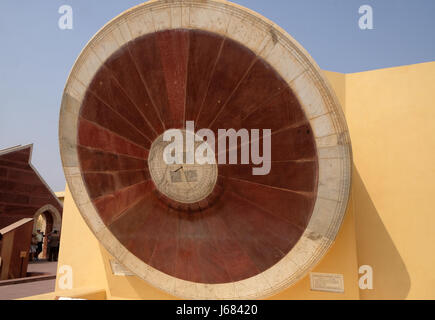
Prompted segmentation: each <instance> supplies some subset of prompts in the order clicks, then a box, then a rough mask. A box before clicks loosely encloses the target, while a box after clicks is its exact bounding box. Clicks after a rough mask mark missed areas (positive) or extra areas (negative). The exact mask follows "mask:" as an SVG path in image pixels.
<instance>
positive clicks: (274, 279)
mask: <svg viewBox="0 0 435 320" xmlns="http://www.w3.org/2000/svg"><path fill="white" fill-rule="evenodd" d="M298 269H299V268H298V266H297V265H296V264H295V263H294V262H293V261H292V260H291V256H289V254H287V255H286V256H285V257H284V258H282V259H281V260H280V261H279V262H277V263H276V264H275V265H274V266H273V268H269V269H267V270H266V271H264V272H263V277H264V279H265V280H266V281H267V282H268V283H269V285H270V286H275V285H276V284H282V283H284V282H286V281H287V279H288V277H289V275H291V274H294V273H295V272H297V271H298Z"/></svg>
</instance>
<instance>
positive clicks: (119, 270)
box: [110, 259, 134, 276]
mask: <svg viewBox="0 0 435 320" xmlns="http://www.w3.org/2000/svg"><path fill="white" fill-rule="evenodd" d="M110 267H111V268H112V273H113V274H114V275H115V276H134V274H133V273H132V272H131V271H129V270H127V269H126V268H125V267H124V266H123V265H122V264H120V263H119V262H118V261H116V260H113V259H112V260H110Z"/></svg>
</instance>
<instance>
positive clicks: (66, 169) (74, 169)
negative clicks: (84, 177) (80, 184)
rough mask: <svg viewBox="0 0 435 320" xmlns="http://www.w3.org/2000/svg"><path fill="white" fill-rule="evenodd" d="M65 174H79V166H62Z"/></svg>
mask: <svg viewBox="0 0 435 320" xmlns="http://www.w3.org/2000/svg"><path fill="white" fill-rule="evenodd" d="M63 171H64V173H65V176H67V177H69V176H76V175H79V174H80V168H78V167H63Z"/></svg>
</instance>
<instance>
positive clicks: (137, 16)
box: [127, 10, 155, 39]
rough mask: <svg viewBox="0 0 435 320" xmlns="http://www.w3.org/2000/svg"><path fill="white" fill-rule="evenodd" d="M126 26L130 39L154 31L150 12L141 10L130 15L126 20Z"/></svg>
mask: <svg viewBox="0 0 435 320" xmlns="http://www.w3.org/2000/svg"><path fill="white" fill-rule="evenodd" d="M127 25H128V27H129V30H130V34H131V38H132V39H136V38H138V37H140V36H142V35H144V34H148V33H151V32H154V31H155V28H154V22H153V17H152V15H151V12H144V11H143V10H140V11H138V12H135V13H134V14H131V16H129V17H128V19H127Z"/></svg>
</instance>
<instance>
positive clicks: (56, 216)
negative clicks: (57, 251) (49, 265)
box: [32, 205, 62, 259]
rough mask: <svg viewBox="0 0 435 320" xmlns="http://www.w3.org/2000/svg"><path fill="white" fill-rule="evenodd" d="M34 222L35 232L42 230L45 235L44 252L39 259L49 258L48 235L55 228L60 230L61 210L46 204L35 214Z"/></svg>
mask: <svg viewBox="0 0 435 320" xmlns="http://www.w3.org/2000/svg"><path fill="white" fill-rule="evenodd" d="M33 218H34V224H33V231H32V232H33V233H36V232H37V231H38V230H40V231H42V233H43V235H44V240H43V245H42V252H41V253H40V254H39V256H38V258H39V259H46V258H47V238H46V235H47V234H49V233H50V232H52V231H53V230H58V231H60V227H61V224H62V219H61V216H60V213H59V211H58V210H57V209H56V208H55V207H53V206H52V205H46V206H43V207H41V208H40V209H39V210H38V211H37V212H36V213H35V215H34V216H33Z"/></svg>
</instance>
